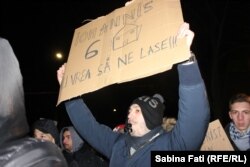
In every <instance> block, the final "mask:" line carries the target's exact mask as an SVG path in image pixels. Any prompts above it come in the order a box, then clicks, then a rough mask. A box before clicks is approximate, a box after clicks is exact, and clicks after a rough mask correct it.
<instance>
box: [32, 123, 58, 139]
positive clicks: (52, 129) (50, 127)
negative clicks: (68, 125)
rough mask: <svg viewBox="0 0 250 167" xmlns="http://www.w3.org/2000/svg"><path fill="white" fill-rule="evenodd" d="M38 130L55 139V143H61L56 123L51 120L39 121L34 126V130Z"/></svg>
mask: <svg viewBox="0 0 250 167" xmlns="http://www.w3.org/2000/svg"><path fill="white" fill-rule="evenodd" d="M35 129H38V130H40V131H41V132H43V133H49V134H51V136H53V138H54V139H55V143H56V144H58V143H59V131H58V129H57V126H56V123H55V121H53V120H50V119H39V120H37V121H36V122H35V123H34V124H33V130H35Z"/></svg>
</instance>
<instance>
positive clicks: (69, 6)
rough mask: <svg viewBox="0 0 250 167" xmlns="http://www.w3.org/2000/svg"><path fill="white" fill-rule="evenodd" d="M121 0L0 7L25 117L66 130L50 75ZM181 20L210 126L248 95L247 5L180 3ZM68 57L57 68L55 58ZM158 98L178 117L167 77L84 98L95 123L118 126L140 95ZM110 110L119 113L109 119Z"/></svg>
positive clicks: (214, 0)
mask: <svg viewBox="0 0 250 167" xmlns="http://www.w3.org/2000/svg"><path fill="white" fill-rule="evenodd" d="M125 2H126V0H82V1H80V0H78V1H62V2H60V1H17V2H13V1H1V2H0V22H1V23H0V36H1V37H4V38H6V39H8V40H9V42H10V43H11V45H12V47H13V49H14V52H15V54H16V56H17V58H18V60H19V62H20V66H21V71H22V74H23V78H24V88H25V98H26V109H27V117H28V120H29V122H30V123H32V122H33V121H34V120H36V119H38V118H39V117H49V118H54V119H57V120H58V122H59V127H60V126H64V125H67V124H70V121H69V120H68V118H67V114H66V112H65V111H64V107H63V105H60V106H58V107H56V101H57V95H58V90H59V85H58V83H57V80H56V70H57V69H58V68H59V67H60V66H61V64H62V63H63V62H66V60H67V55H68V53H69V50H70V45H71V40H72V38H73V33H74V30H75V29H76V28H78V27H80V26H82V25H83V23H82V22H83V21H84V20H86V19H95V18H97V17H99V16H103V15H106V14H108V13H110V12H112V11H113V10H114V9H116V8H119V7H123V6H124V4H125ZM181 4H182V10H183V17H184V20H185V21H186V22H188V23H190V26H191V29H192V30H193V31H194V32H195V39H194V42H193V45H192V50H193V52H194V53H195V54H196V57H197V59H198V61H199V65H200V68H201V72H202V75H203V77H204V79H205V82H206V85H207V89H208V97H209V100H210V105H211V112H212V118H211V119H212V120H213V119H216V118H219V119H220V120H221V121H222V123H223V124H224V123H225V122H226V121H227V119H226V117H227V102H228V99H229V97H230V96H231V95H232V94H234V93H236V92H246V93H250V88H249V85H250V16H249V11H250V2H247V1H240V0H234V1H233V0H220V1H218V0H202V1H198V0H197V1H194V0H189V1H184V0H182V1H181ZM56 51H61V52H63V54H64V55H66V58H65V59H63V60H61V61H58V60H56V59H55V58H54V55H55V52H56ZM156 92H158V93H161V94H162V95H163V96H164V97H165V99H166V105H167V110H166V111H167V112H166V115H168V116H176V114H177V110H178V108H177V101H178V77H177V73H176V67H173V69H172V70H171V71H168V72H164V73H161V74H157V75H154V76H151V77H147V78H144V79H140V80H136V81H132V82H128V83H123V84H115V85H111V86H108V87H105V88H103V89H100V90H98V91H95V92H92V93H89V94H86V95H84V96H83V98H84V99H85V100H86V103H87V105H88V106H89V107H90V109H92V111H93V114H94V115H95V116H96V118H97V120H98V121H99V122H101V123H105V124H107V125H109V126H111V127H114V126H115V125H116V124H119V123H121V122H123V120H124V119H125V116H126V112H127V108H128V106H129V104H130V102H131V101H132V100H133V99H134V98H136V97H137V96H141V95H153V94H154V93H156ZM113 108H117V112H116V113H113V112H112V110H113Z"/></svg>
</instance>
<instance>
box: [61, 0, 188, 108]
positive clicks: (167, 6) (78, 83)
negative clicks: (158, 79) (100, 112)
mask: <svg viewBox="0 0 250 167" xmlns="http://www.w3.org/2000/svg"><path fill="white" fill-rule="evenodd" d="M182 23H183V17H182V11H181V4H180V1H179V0H157V1H152V0H134V1H133V3H131V4H129V5H128V6H125V7H122V8H119V9H116V10H114V11H113V12H111V13H110V14H108V15H106V16H103V17H99V18H97V19H95V20H93V21H91V22H89V23H88V24H86V25H84V26H82V27H79V28H77V29H76V30H75V32H74V37H73V40H72V44H71V49H70V53H69V58H68V61H67V66H66V71H65V74H64V78H63V81H62V84H61V87H60V92H59V97H58V103H57V104H59V103H60V102H62V101H64V100H67V99H70V98H73V97H76V96H79V95H82V94H85V93H88V92H92V91H95V90H98V89H100V88H103V87H105V86H108V85H111V84H114V83H122V82H127V81H131V80H135V79H139V78H143V77H147V76H150V75H153V74H157V73H160V72H163V71H166V70H169V69H171V68H172V65H173V64H175V63H178V62H181V61H184V60H187V59H188V58H189V55H190V54H189V51H188V48H187V46H186V43H185V42H186V41H185V39H182V40H179V39H177V38H176V33H177V30H178V28H179V26H180V25H181V24H182Z"/></svg>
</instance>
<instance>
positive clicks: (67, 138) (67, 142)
mask: <svg viewBox="0 0 250 167" xmlns="http://www.w3.org/2000/svg"><path fill="white" fill-rule="evenodd" d="M63 146H64V148H65V150H67V151H69V152H72V150H73V143H72V138H71V134H70V131H68V130H67V131H65V132H64V133H63Z"/></svg>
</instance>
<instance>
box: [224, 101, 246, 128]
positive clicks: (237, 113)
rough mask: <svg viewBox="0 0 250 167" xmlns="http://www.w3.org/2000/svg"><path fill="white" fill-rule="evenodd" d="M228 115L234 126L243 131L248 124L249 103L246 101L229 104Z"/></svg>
mask: <svg viewBox="0 0 250 167" xmlns="http://www.w3.org/2000/svg"><path fill="white" fill-rule="evenodd" d="M229 117H230V118H231V120H232V121H233V122H234V124H235V126H236V128H237V129H238V130H239V131H241V132H244V131H245V130H247V129H248V128H249V126H250V104H249V103H247V102H236V103H233V104H232V105H231V108H230V112H229Z"/></svg>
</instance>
